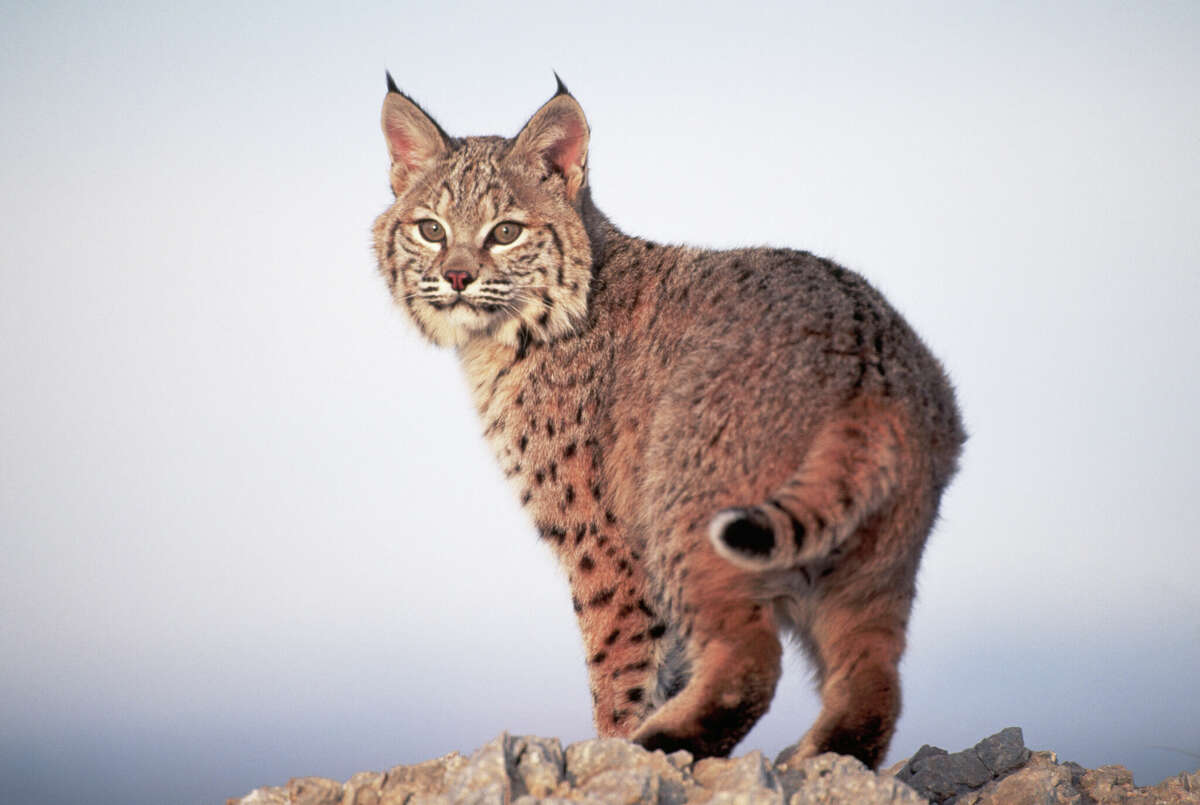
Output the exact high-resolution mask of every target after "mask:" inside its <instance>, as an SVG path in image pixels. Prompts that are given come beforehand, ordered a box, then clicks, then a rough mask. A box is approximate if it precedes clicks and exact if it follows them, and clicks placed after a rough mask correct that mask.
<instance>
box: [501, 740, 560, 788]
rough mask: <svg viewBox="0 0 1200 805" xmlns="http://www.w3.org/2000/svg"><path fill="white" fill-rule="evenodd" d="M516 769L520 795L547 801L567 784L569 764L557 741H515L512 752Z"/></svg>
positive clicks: (516, 780)
mask: <svg viewBox="0 0 1200 805" xmlns="http://www.w3.org/2000/svg"><path fill="white" fill-rule="evenodd" d="M509 752H510V754H511V757H512V763H513V766H514V767H515V769H516V779H515V780H514V781H513V782H514V783H515V784H516V786H515V787H516V789H517V791H516V794H517V796H518V797H520V796H523V795H526V794H528V795H529V796H532V797H538V798H543V799H544V798H546V797H549V796H550V795H551V794H553V793H554V792H555V791H556V790H557V789H558V786H559V784H560V783H561V782H562V781H563V777H564V775H565V773H566V761H565V759H564V757H563V749H562V744H561V743H560V742H559V740H558V739H557V738H550V739H546V738H534V737H527V738H514V739H513V741H512V745H511V747H510V748H509Z"/></svg>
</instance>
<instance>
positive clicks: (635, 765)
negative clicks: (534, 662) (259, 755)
mask: <svg viewBox="0 0 1200 805" xmlns="http://www.w3.org/2000/svg"><path fill="white" fill-rule="evenodd" d="M927 801H932V802H935V803H952V804H953V805H1026V803H1029V804H1030V805H1034V804H1036V805H1067V804H1068V803H1077V804H1078V805H1116V804H1117V803H1132V804H1133V805H1176V804H1177V803H1179V804H1183V803H1187V804H1188V805H1200V771H1197V772H1195V773H1193V774H1181V775H1179V776H1178V777H1173V778H1171V779H1169V780H1164V781H1163V782H1161V783H1159V784H1158V785H1156V786H1148V787H1143V788H1138V787H1136V786H1134V784H1133V775H1132V774H1130V773H1129V770H1128V769H1126V768H1125V767H1123V766H1102V767H1100V768H1099V769H1090V770H1089V769H1085V768H1083V767H1082V766H1080V765H1079V764H1077V763H1060V762H1059V761H1058V758H1057V756H1056V755H1055V754H1054V753H1053V752H1033V753H1031V752H1030V751H1029V749H1027V748H1026V747H1025V744H1024V740H1023V737H1022V734H1021V730H1020V729H1018V728H1016V727H1009V728H1008V729H1005V730H1001V731H1000V732H998V733H996V734H995V735H992V736H991V737H988V738H985V739H984V740H982V741H980V742H979V743H977V744H975V746H973V747H971V748H969V749H964V750H962V751H959V752H953V753H951V752H947V751H946V750H945V749H939V748H938V747H936V746H923V747H921V749H920V750H919V751H918V752H917V753H916V754H915V755H913V756H912V757H911V758H909V759H908V760H907V761H903V762H901V763H899V764H897V765H896V766H895V767H893V770H889V771H884V772H880V773H875V772H872V771H871V770H870V769H868V768H867V767H866V766H864V765H863V764H862V763H860V762H858V761H857V760H855V759H854V758H851V757H844V756H842V755H835V754H825V755H821V756H820V757H815V758H808V759H806V760H802V761H798V762H790V763H788V764H783V765H773V764H772V763H770V762H769V761H768V760H767V759H766V758H765V757H764V756H763V754H762V753H761V752H751V753H749V754H747V755H744V756H742V757H738V758H707V759H704V760H700V761H697V762H693V758H692V756H691V755H690V754H688V753H687V752H675V753H673V754H670V755H665V754H663V753H662V752H647V751H646V750H645V749H643V748H642V747H640V746H637V745H635V744H632V743H630V742H629V741H625V740H620V739H615V738H602V739H596V740H591V741H581V742H579V743H576V744H572V745H570V746H568V747H567V748H566V750H565V751H564V749H563V747H562V744H561V743H559V741H558V740H556V739H553V738H550V739H547V738H537V737H532V736H512V735H509V734H507V733H501V734H500V735H499V736H498V737H497V738H496V739H495V740H493V741H491V742H490V743H487V744H484V745H483V746H482V747H480V748H479V749H478V750H476V751H475V752H474V753H473V754H471V756H470V757H463V756H462V755H460V754H458V753H457V752H452V753H451V754H449V755H445V756H444V757H441V758H437V759H436V760H430V761H426V762H425V763H418V764H416V765H412V766H396V767H395V768H393V769H389V770H388V771H387V772H385V773H378V772H361V773H359V774H356V775H354V776H353V777H351V778H350V779H349V780H348V781H346V782H345V783H339V782H337V781H334V780H326V779H323V778H320V777H298V778H295V779H292V780H290V781H288V783H287V785H285V786H279V787H272V788H259V789H256V790H254V791H252V792H250V793H249V794H247V795H246V796H244V797H242V798H241V799H231V800H229V801H228V803H229V805H453V804H454V803H480V805H483V804H484V803H486V804H487V805H491V803H496V804H497V805H506V804H507V803H516V804H517V805H537V803H547V804H548V805H568V803H575V804H577V803H593V804H594V805H606V804H607V803H630V805H632V804H633V803H656V805H692V804H693V803H696V804H697V805H698V804H699V803H707V804H708V805H783V803H787V804H788V805H815V804H816V803H820V804H821V805H837V804H838V803H846V805H876V803H879V804H880V805H882V803H909V805H916V804H917V803H923V802H927Z"/></svg>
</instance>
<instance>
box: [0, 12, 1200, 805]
mask: <svg viewBox="0 0 1200 805" xmlns="http://www.w3.org/2000/svg"><path fill="white" fill-rule="evenodd" d="M8 11H9V14H8V15H6V30H8V35H7V41H8V45H9V46H8V47H7V48H6V49H5V52H4V54H3V55H0V89H2V91H0V110H2V111H3V117H4V120H5V121H6V122H7V123H8V125H6V126H4V127H3V128H2V129H0V143H2V145H3V150H2V152H0V153H2V154H3V156H2V157H0V176H2V177H3V188H4V193H3V195H2V196H0V204H2V205H3V206H2V209H0V212H2V213H3V214H2V215H0V222H2V223H0V227H2V234H3V237H0V267H2V271H3V281H4V293H3V295H2V296H0V311H2V314H0V383H2V385H0V388H2V389H3V397H2V398H0V401H2V403H3V410H4V416H3V417H0V539H2V540H3V541H2V543H0V547H2V549H3V553H4V556H5V561H4V562H3V563H2V564H0V611H2V612H3V618H0V654H2V655H3V656H4V657H5V662H4V664H3V669H2V670H0V721H2V722H3V724H4V727H3V729H2V730H0V758H3V760H2V761H0V800H3V801H38V802H47V803H52V802H72V801H78V800H79V799H80V798H81V797H82V796H83V795H84V792H86V793H87V796H88V800H89V801H90V802H95V803H107V802H113V803H116V802H123V803H127V802H147V803H149V802H163V801H170V802H180V803H203V802H212V801H221V800H223V799H224V798H226V797H233V796H240V795H242V794H245V793H247V792H248V791H249V790H250V789H252V788H254V787H256V786H260V785H271V784H281V783H283V782H284V781H286V780H287V779H288V778H289V777H293V776H307V775H322V776H328V777H334V778H339V779H345V778H347V777H348V776H349V775H350V774H352V773H354V772H356V771H360V770H364V769H386V768H388V767H391V766H394V765H396V764H400V763H412V762H417V761H420V760H423V759H426V758H430V757H434V756H437V755H440V754H443V753H445V752H449V751H452V750H458V751H461V752H469V751H471V750H473V749H474V748H476V747H478V746H480V745H482V744H483V743H485V742H487V741H488V740H490V739H492V738H493V737H495V736H496V735H497V734H499V733H500V732H501V730H508V731H509V732H512V733H515V734H521V733H536V734H539V735H546V736H550V735H555V736H558V737H561V738H562V739H563V740H564V741H574V740H580V739H583V738H587V737H591V735H592V734H593V729H592V725H591V723H590V697H589V695H588V690H587V683H586V674H585V670H584V665H583V658H582V648H581V644H580V640H579V636H578V632H577V630H576V627H575V623H574V615H573V613H572V611H571V607H570V601H569V595H568V593H567V591H566V585H565V581H564V580H563V579H562V578H561V577H560V576H561V574H560V573H559V571H558V569H557V568H556V567H555V565H554V562H553V559H552V557H551V556H550V554H549V552H548V551H547V550H545V548H544V546H542V545H539V544H538V541H537V539H536V536H535V534H534V530H533V528H532V527H531V525H530V524H529V523H528V522H527V521H526V519H525V517H524V514H523V513H522V511H521V510H520V507H519V505H518V504H517V501H516V500H514V499H513V498H512V496H511V494H510V491H509V489H508V488H507V487H506V486H505V484H504V482H503V479H502V478H501V476H500V472H499V470H498V469H497V468H496V467H495V466H494V464H493V461H492V458H491V456H490V455H489V453H488V451H487V448H486V447H485V445H484V444H483V441H482V438H481V436H480V433H481V430H482V428H481V426H480V425H479V424H478V422H477V421H476V418H475V415H474V412H473V410H472V407H471V405H470V403H469V400H468V396H467V393H466V389H465V387H464V383H463V381H462V378H461V374H460V372H459V369H458V368H457V366H456V363H455V359H454V355H453V353H451V352H448V351H441V350H437V349H434V348H432V347H429V346H427V345H425V344H423V343H421V342H420V341H419V339H418V337H417V336H416V334H415V333H414V332H413V330H412V328H411V327H409V326H407V325H406V323H405V322H404V320H403V316H402V315H401V314H400V312H399V311H397V310H394V309H393V308H392V306H391V304H390V302H389V300H388V294H387V291H386V286H385V283H384V282H383V280H382V279H380V278H379V277H378V276H377V275H376V269H375V266H374V261H373V258H372V255H371V253H370V247H369V246H370V240H369V233H370V225H371V222H372V220H373V218H374V217H375V216H376V215H377V214H378V213H379V212H380V211H382V210H383V209H384V208H385V207H386V205H387V204H388V203H389V200H390V192H389V190H388V186H387V157H386V151H385V148H384V143H383V138H382V135H381V134H380V132H379V123H378V119H379V108H380V103H381V102H382V99H383V95H384V90H385V85H384V70H385V69H389V70H390V71H391V73H392V75H393V76H395V78H396V81H397V82H398V83H399V84H400V86H401V87H402V88H403V89H404V90H405V91H406V92H407V93H409V94H410V95H412V96H413V97H415V98H416V99H417V100H418V101H419V102H420V103H421V104H422V106H423V107H424V108H425V109H427V110H428V111H429V112H430V113H431V114H432V115H433V116H434V117H436V119H437V120H438V122H439V123H440V124H441V125H442V126H443V127H444V128H445V129H446V130H448V131H449V132H451V133H452V134H463V135H465V134H493V133H496V134H505V135H512V134H514V133H515V132H516V131H517V130H518V129H519V127H520V126H521V124H522V123H523V122H524V121H525V120H526V119H527V118H528V117H529V115H530V114H531V113H532V112H533V111H534V110H535V109H536V108H537V107H538V106H539V105H540V104H541V103H542V102H543V101H545V100H546V99H547V98H548V97H549V96H550V95H551V94H552V93H553V91H554V78H553V75H552V73H551V71H552V70H557V72H558V73H559V75H561V76H562V77H563V80H564V81H565V82H566V83H567V85H568V86H569V87H570V88H571V91H572V93H573V94H574V95H575V97H576V98H578V99H579V101H580V102H581V104H582V106H583V108H584V110H585V112H586V114H587V115H588V119H589V122H590V125H591V129H592V139H591V148H590V155H589V156H590V169H591V173H590V182H591V186H592V188H593V193H594V197H595V199H596V202H597V204H598V205H599V206H600V208H601V209H602V210H604V211H605V212H606V213H607V214H608V215H609V216H610V217H611V218H612V219H613V221H614V222H615V223H616V224H617V225H618V226H620V227H621V228H622V229H624V230H625V231H628V232H630V233H632V234H638V235H644V236H646V237H650V238H653V239H655V240H658V241H665V242H686V243H692V244H696V245H703V246H711V247H732V246H742V245H757V244H772V245H779V246H790V247H795V248H802V249H806V250H810V251H813V252H815V253H817V254H821V255H825V256H828V257H831V258H833V259H835V260H838V261H839V262H841V263H843V264H845V265H846V266H847V267H849V268H852V269H854V270H856V271H859V272H860V273H862V274H864V275H865V276H866V277H867V278H868V279H869V280H870V281H871V282H872V283H873V284H875V285H876V286H877V287H878V288H880V289H881V290H882V291H883V292H884V293H885V294H886V295H887V296H888V297H889V299H890V301H891V302H892V303H893V304H894V305H895V306H896V307H897V308H898V309H899V310H900V311H902V312H903V313H904V315H905V316H906V318H907V319H908V320H909V322H910V323H911V324H912V325H913V326H914V328H915V329H916V330H917V331H918V332H919V333H920V334H921V336H922V337H923V338H924V340H925V341H926V342H927V343H928V344H929V345H930V346H931V348H932V349H933V351H934V352H935V353H936V354H937V355H938V357H939V358H941V360H942V361H943V362H944V364H945V365H946V367H947V369H948V371H949V373H950V376H951V378H952V379H953V381H954V383H955V385H956V388H957V392H958V396H959V402H960V404H961V407H962V409H963V412H964V416H965V419H966V422H967V427H968V430H969V432H970V434H971V438H970V441H969V443H968V445H967V447H966V452H965V454H964V456H963V461H962V467H963V469H962V472H961V473H960V475H959V476H958V478H957V479H956V480H955V481H954V483H953V484H952V485H951V487H950V489H949V491H948V493H947V495H946V498H945V501H944V504H943V507H942V512H941V514H942V516H941V519H940V521H939V524H938V526H937V528H936V530H935V532H934V534H933V536H932V538H931V541H930V544H929V547H928V550H927V551H926V558H925V562H924V565H923V568H922V571H921V575H920V578H919V582H920V594H919V599H918V602H917V607H916V611H915V613H914V618H913V624H912V628H911V631H910V640H909V648H908V652H907V654H906V657H905V661H904V665H903V672H904V675H905V676H904V694H905V711H904V715H903V716H902V718H901V721H900V725H899V730H898V732H897V735H896V737H895V740H894V741H893V743H892V750H891V753H890V754H889V757H888V759H887V760H886V761H885V762H886V763H889V764H890V763H891V762H893V761H895V760H897V759H899V758H902V757H905V756H907V755H909V754H911V753H913V752H915V751H916V750H917V749H918V748H919V747H920V746H921V745H922V744H925V743H930V744H935V745H938V746H941V747H943V748H945V749H948V750H950V751H955V750H958V749H961V748H963V747H965V746H969V745H971V744H973V743H974V742H976V741H978V740H979V739H980V738H983V737H985V736H987V735H990V734H992V733H994V732H996V731H998V730H1000V729H1001V728H1003V727H1006V726H1010V725H1016V726H1021V727H1022V728H1023V729H1024V732H1025V739H1026V743H1027V744H1028V745H1029V746H1031V747H1034V748H1048V749H1053V750H1055V751H1057V752H1058V753H1059V756H1060V758H1061V759H1064V760H1074V761H1077V762H1079V763H1082V764H1084V765H1085V766H1088V767H1096V766H1099V765H1102V764H1107V763H1122V764H1125V765H1127V766H1128V767H1129V768H1130V769H1131V770H1132V771H1133V772H1134V774H1135V779H1136V781H1137V783H1138V784H1139V785H1143V784H1148V783H1155V782H1158V781H1159V780H1161V779H1162V778H1163V777H1166V776H1168V775H1171V774H1175V773H1178V772H1179V771H1182V770H1185V769H1186V770H1192V769H1195V768H1196V767H1197V766H1198V765H1200V761H1197V759H1196V755H1197V754H1200V698H1198V697H1197V696H1196V695H1195V682H1194V679H1195V677H1196V675H1197V671H1198V669H1200V617H1198V615H1197V613H1198V612H1200V585H1198V584H1197V577H1198V575H1200V573H1198V568H1200V562H1198V551H1197V548H1196V533H1197V530H1198V526H1200V515H1198V514H1197V509H1196V507H1195V506H1194V505H1192V501H1191V499H1190V498H1191V495H1192V494H1193V493H1194V492H1193V487H1194V486H1195V481H1196V477H1197V476H1196V472H1195V469H1194V466H1195V463H1196V456H1197V455H1198V454H1200V426H1198V425H1197V420H1196V411H1197V410H1198V408H1200V390H1198V382H1197V369H1196V367H1197V365H1198V363H1200V316H1198V315H1197V312H1196V306H1197V300H1198V299H1200V238H1198V237H1197V232H1198V231H1200V227H1198V224H1200V147H1198V146H1200V142H1198V140H1197V136H1198V135H1197V132H1200V105H1197V104H1196V102H1195V78H1196V76H1197V75H1200V55H1197V49H1196V48H1195V43H1196V41H1198V40H1200V6H1197V5H1196V4H1194V3H1170V2H1163V3H1155V4H1149V5H1139V6H1136V7H1130V6H1124V5H1120V4H1116V3H1101V4H1084V3H1068V4H1065V5H1055V6H1052V7H1045V6H1043V5H1038V4H1032V3H1019V4H1016V5H1013V4H1009V5H1005V6H992V5H987V4H970V5H963V4H954V3H927V4H926V3H923V4H919V5H917V6H915V7H906V8H905V9H903V10H900V9H895V8H889V7H887V6H883V5H878V4H871V3H847V4H841V5H839V6H838V7H837V8H836V9H831V8H827V7H824V6H821V5H818V4H810V3H799V4H791V5H789V6H787V7H786V8H784V7H779V8H775V7H773V6H761V7H753V6H738V7H734V8H729V9H721V10H714V9H702V8H700V7H698V6H693V5H688V6H685V5H683V4H676V5H666V6H662V7H655V8H650V7H647V6H643V5H638V6H634V5H623V4H617V5H608V6H605V7H604V9H603V10H602V11H597V12H595V13H584V12H581V11H579V10H576V9H574V8H567V7H557V6H550V5H544V4H543V5H538V4H534V5H530V6H525V7H513V6H504V7H498V6H495V5H493V4H484V3H466V4H456V5H453V6H451V5H447V6H439V7H436V8H434V7H426V6H412V5H405V4H388V5H384V4H377V5H370V6H360V7H356V8H354V9H337V10H333V9H330V8H326V7H321V8H318V7H317V6H316V5H312V4H307V5H302V6H297V7H295V8H291V9H289V10H288V11H286V12H284V11H282V10H277V9H275V8H271V7H258V6H255V5H253V4H249V5H247V4H238V5H233V4H228V5H225V4H216V5H214V4H205V5H198V4H185V5H173V6H171V7H170V8H166V7H160V6H156V5H153V4H148V3H143V4H138V3H129V4H123V5H121V6H105V7H103V8H101V7H98V6H90V5H86V4H62V3H60V4H55V3H48V4H38V5H36V6H19V7H18V6H14V7H13V8H11V9H8ZM785 669H786V670H785V676H784V679H783V681H782V683H781V685H780V690H779V693H778V694H777V697H776V699H775V702H774V704H773V706H772V708H771V711H770V712H769V713H768V714H767V716H766V717H765V718H764V719H763V721H762V722H761V723H760V724H759V726H758V727H756V728H755V730H754V731H753V732H752V733H751V735H750V736H749V737H748V738H747V739H746V740H745V741H744V742H743V743H742V744H741V745H740V746H739V747H738V749H737V752H738V753H744V752H746V751H749V750H750V749H755V748H759V749H762V750H763V751H764V752H766V753H767V754H768V755H769V756H772V757H773V756H774V754H775V753H776V752H777V751H778V750H779V749H780V748H782V747H783V746H785V745H787V744H789V743H791V742H793V741H794V740H796V738H798V737H799V735H800V734H802V733H803V731H804V730H805V729H807V727H808V726H809V724H810V723H811V721H812V719H813V718H814V717H815V715H816V712H817V706H818V703H817V698H816V696H815V694H814V693H813V692H812V690H811V686H810V684H809V681H808V672H807V669H806V667H805V664H804V662H803V661H802V659H801V658H800V657H799V656H798V655H796V654H795V653H792V654H789V655H788V658H787V659H786V660H785Z"/></svg>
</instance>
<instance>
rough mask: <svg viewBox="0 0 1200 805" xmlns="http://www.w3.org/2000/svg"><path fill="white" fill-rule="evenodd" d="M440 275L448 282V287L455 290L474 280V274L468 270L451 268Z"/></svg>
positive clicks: (463, 287)
mask: <svg viewBox="0 0 1200 805" xmlns="http://www.w3.org/2000/svg"><path fill="white" fill-rule="evenodd" d="M442 276H443V277H445V278H446V282H449V283H450V287H451V288H453V289H454V290H456V291H462V290H464V289H466V287H467V286H468V285H470V284H471V283H472V282H474V281H475V275H474V274H472V273H471V272H470V271H463V270H461V269H452V270H450V271H446V272H444V273H443V274H442Z"/></svg>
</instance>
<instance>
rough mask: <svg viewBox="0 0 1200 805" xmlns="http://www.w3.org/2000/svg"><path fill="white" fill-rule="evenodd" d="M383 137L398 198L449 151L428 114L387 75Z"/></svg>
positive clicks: (448, 145) (443, 134)
mask: <svg viewBox="0 0 1200 805" xmlns="http://www.w3.org/2000/svg"><path fill="white" fill-rule="evenodd" d="M387 81H388V94H387V95H386V96H385V97H384V99H383V136H384V138H385V139H386V140H387V147H388V154H389V155H390V156H391V158H392V172H391V182H392V192H393V193H395V194H396V195H397V196H399V195H400V194H401V193H402V192H404V190H405V188H407V187H408V185H409V184H410V183H411V181H412V177H413V176H414V175H415V174H416V173H418V172H420V170H421V169H422V168H424V167H425V166H427V165H429V164H430V163H431V162H433V161H434V160H436V159H437V158H439V157H441V156H443V155H444V154H445V153H446V152H447V151H449V150H450V138H449V137H447V136H446V132H444V131H442V127H441V126H439V125H438V124H437V123H436V122H434V120H433V118H431V117H430V116H429V115H427V114H425V110H424V109H422V108H421V107H420V106H418V105H417V103H416V101H414V100H412V99H411V98H409V97H408V96H407V95H405V94H404V93H403V92H401V91H400V90H398V89H397V88H396V83H395V82H394V81H392V76H391V73H389V74H388V77H387Z"/></svg>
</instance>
